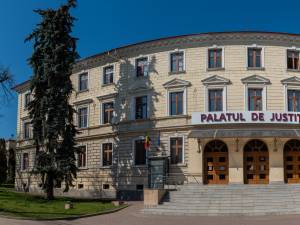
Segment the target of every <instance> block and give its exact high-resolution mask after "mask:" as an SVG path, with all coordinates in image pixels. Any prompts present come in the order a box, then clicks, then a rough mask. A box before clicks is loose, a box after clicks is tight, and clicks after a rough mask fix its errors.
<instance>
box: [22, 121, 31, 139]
mask: <svg viewBox="0 0 300 225" xmlns="http://www.w3.org/2000/svg"><path fill="white" fill-rule="evenodd" d="M30 129H31V125H30V122H25V123H24V139H29V138H31V132H30Z"/></svg>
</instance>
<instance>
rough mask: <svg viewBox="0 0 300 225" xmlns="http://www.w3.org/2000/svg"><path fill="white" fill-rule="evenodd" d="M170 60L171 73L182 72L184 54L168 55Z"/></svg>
mask: <svg viewBox="0 0 300 225" xmlns="http://www.w3.org/2000/svg"><path fill="white" fill-rule="evenodd" d="M170 58H171V72H172V73H179V72H183V71H184V53H183V52H174V53H171V55H170Z"/></svg>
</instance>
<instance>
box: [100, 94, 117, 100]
mask: <svg viewBox="0 0 300 225" xmlns="http://www.w3.org/2000/svg"><path fill="white" fill-rule="evenodd" d="M117 95H118V93H112V94H107V95H101V96H98V97H97V99H98V100H99V101H102V100H106V99H112V98H115V97H117Z"/></svg>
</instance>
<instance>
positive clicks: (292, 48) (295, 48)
mask: <svg viewBox="0 0 300 225" xmlns="http://www.w3.org/2000/svg"><path fill="white" fill-rule="evenodd" d="M288 51H299V63H300V48H297V47H296V46H292V47H290V48H286V50H285V68H286V69H287V70H288V71H300V69H289V68H288V62H287V61H288V60H287V59H288Z"/></svg>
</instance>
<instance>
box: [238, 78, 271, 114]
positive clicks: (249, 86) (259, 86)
mask: <svg viewBox="0 0 300 225" xmlns="http://www.w3.org/2000/svg"><path fill="white" fill-rule="evenodd" d="M252 88H253V89H262V101H263V102H262V110H261V111H267V85H265V84H244V96H245V99H244V109H245V111H246V112H251V111H250V110H249V108H248V105H249V102H248V90H249V89H252Z"/></svg>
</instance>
